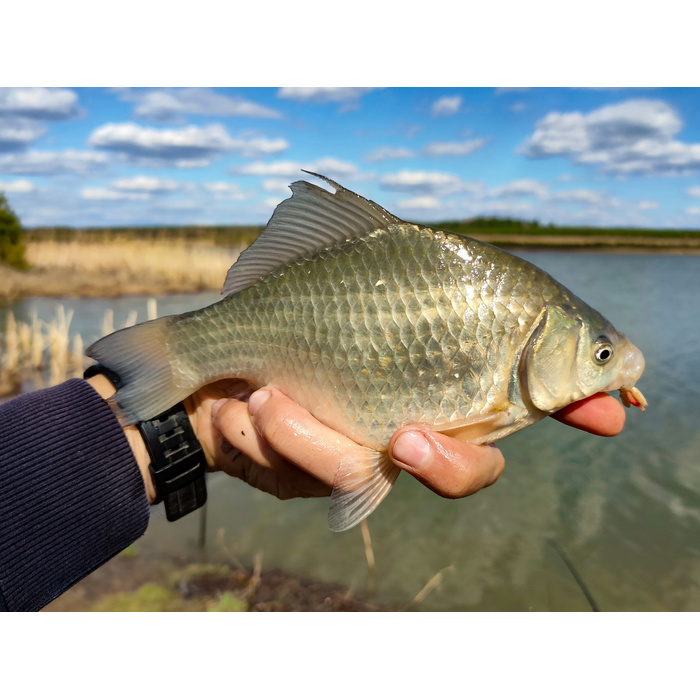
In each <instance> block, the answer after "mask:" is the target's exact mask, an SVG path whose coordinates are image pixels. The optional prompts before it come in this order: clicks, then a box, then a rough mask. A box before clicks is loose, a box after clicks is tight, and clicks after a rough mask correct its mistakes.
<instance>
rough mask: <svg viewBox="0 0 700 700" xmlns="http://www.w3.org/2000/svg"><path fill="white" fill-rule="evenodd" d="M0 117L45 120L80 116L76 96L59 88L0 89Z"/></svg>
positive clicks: (70, 91)
mask: <svg viewBox="0 0 700 700" xmlns="http://www.w3.org/2000/svg"><path fill="white" fill-rule="evenodd" d="M0 115H6V116H13V117H28V118H30V119H46V120H49V121H54V120H61V119H72V118H74V117H77V116H79V115H80V109H79V107H78V95H77V94H76V93H74V92H73V91H72V90H64V89H60V88H39V87H34V88H0Z"/></svg>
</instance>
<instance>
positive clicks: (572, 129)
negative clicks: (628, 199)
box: [519, 100, 700, 175]
mask: <svg viewBox="0 0 700 700" xmlns="http://www.w3.org/2000/svg"><path fill="white" fill-rule="evenodd" d="M682 127H683V122H682V121H681V119H680V117H679V116H678V114H677V113H676V111H675V110H674V109H673V108H672V107H671V106H670V105H668V104H667V103H666V102H663V101H661V100H628V101H626V102H620V103H618V104H614V105H607V106H605V107H601V108H600V109H597V110H594V111H592V112H589V113H587V114H583V113H581V112H566V113H561V112H550V113H549V114H548V115H547V116H546V117H544V118H543V119H541V120H540V121H539V122H537V124H536V126H535V132H534V133H533V135H532V136H531V137H530V138H529V139H528V140H527V141H526V142H525V143H524V144H523V145H522V146H521V148H520V149H519V150H520V152H521V153H523V154H524V155H526V156H528V157H530V158H547V157H554V156H562V157H566V158H569V159H571V160H572V161H573V162H575V163H580V164H592V165H598V166H600V167H602V168H603V170H604V171H606V172H610V173H614V174H619V175H626V174H637V175H640V174H642V175H683V174H688V173H690V172H692V171H694V170H698V169H700V144H689V143H683V142H681V141H677V140H675V139H674V137H675V136H676V135H677V134H678V132H679V131H680V130H681V128H682Z"/></svg>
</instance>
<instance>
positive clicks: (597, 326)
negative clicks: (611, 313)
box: [520, 305, 646, 413]
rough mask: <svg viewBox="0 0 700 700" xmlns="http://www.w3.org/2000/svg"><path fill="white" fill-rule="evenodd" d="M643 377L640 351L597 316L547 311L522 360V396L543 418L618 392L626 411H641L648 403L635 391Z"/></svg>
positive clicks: (554, 309) (578, 311) (558, 309)
mask: <svg viewBox="0 0 700 700" xmlns="http://www.w3.org/2000/svg"><path fill="white" fill-rule="evenodd" d="M643 371H644V356H643V355H642V353H641V352H640V350H639V349H638V348H637V347H636V346H634V345H633V344H632V343H631V342H630V341H629V340H628V338H627V336H626V335H624V333H619V332H618V331H616V330H615V328H614V327H613V325H612V324H611V323H610V322H609V321H608V320H607V319H605V318H603V316H601V315H600V314H599V313H598V312H597V311H595V310H594V309H591V308H585V309H581V308H574V307H570V306H565V305H549V306H547V307H546V308H545V310H544V311H543V313H542V315H541V316H540V318H539V321H538V322H537V323H536V324H535V328H534V330H533V332H532V333H531V334H530V337H529V339H528V342H527V345H526V347H525V349H524V352H523V354H522V356H521V366H520V378H521V390H522V391H523V395H524V396H527V397H528V398H529V400H530V401H531V402H532V404H533V405H534V406H535V407H536V408H538V409H539V410H541V411H544V412H546V413H553V412H554V411H557V410H559V409H561V408H564V406H568V405H569V404H571V403H573V402H574V401H579V400H580V399H584V398H586V397H588V396H593V394H597V393H598V392H601V391H614V390H616V389H619V390H620V393H621V395H622V399H623V402H624V403H625V405H630V403H628V401H631V403H633V404H635V405H638V406H639V407H640V408H644V406H646V401H645V399H644V397H643V396H642V393H641V392H640V391H639V389H636V388H635V384H636V382H637V380H638V379H639V378H640V377H641V375H642V372H643ZM630 397H631V398H630ZM626 399H627V400H626Z"/></svg>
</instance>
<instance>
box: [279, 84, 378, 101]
mask: <svg viewBox="0 0 700 700" xmlns="http://www.w3.org/2000/svg"><path fill="white" fill-rule="evenodd" d="M376 89H377V88H371V87H283V88H280V89H279V90H278V91H277V97H279V98H282V99H286V100H299V101H300V102H353V101H356V100H359V99H360V97H362V96H363V95H365V94H367V93H368V92H371V91H372V90H376Z"/></svg>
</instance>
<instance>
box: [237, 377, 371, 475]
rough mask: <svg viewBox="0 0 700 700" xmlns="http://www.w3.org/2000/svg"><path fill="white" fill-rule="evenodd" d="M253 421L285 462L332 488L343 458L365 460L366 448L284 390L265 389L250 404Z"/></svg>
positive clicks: (254, 396) (252, 398) (251, 399)
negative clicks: (297, 401) (329, 425)
mask: <svg viewBox="0 0 700 700" xmlns="http://www.w3.org/2000/svg"><path fill="white" fill-rule="evenodd" d="M248 409H249V411H250V413H251V414H252V422H253V424H254V425H255V427H256V429H257V430H258V432H259V433H260V435H261V436H262V437H263V439H264V441H265V442H266V443H267V444H268V445H269V446H270V447H271V448H272V449H273V450H274V451H275V452H277V453H279V454H280V455H282V456H283V457H284V458H285V459H287V460H288V461H290V462H292V463H293V464H296V465H298V466H299V467H301V468H302V469H304V470H305V471H306V472H308V473H309V474H311V475H312V476H314V477H316V478H317V479H319V480H320V481H322V482H324V483H325V484H328V485H333V482H334V480H335V475H336V472H337V471H338V468H339V467H340V463H341V460H342V459H347V458H350V459H353V457H354V456H356V457H357V459H358V460H362V458H363V457H365V453H366V451H365V449H364V448H362V447H360V446H359V445H358V444H357V443H356V442H353V441H352V440H350V438H347V437H345V436H344V435H341V434H340V433H338V432H336V431H335V430H333V429H331V428H329V427H327V426H325V425H323V423H320V422H319V421H317V420H316V419H315V418H314V417H313V416H312V415H311V414H310V413H309V412H308V411H307V410H306V409H304V408H302V407H301V406H299V404H297V403H295V402H294V401H292V400H291V399H290V398H289V397H288V396H285V395H284V394H283V393H282V392H281V391H278V390H277V389H272V388H269V387H265V388H263V389H259V390H258V391H256V392H255V393H254V394H253V395H252V396H251V397H250V401H249V403H248Z"/></svg>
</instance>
